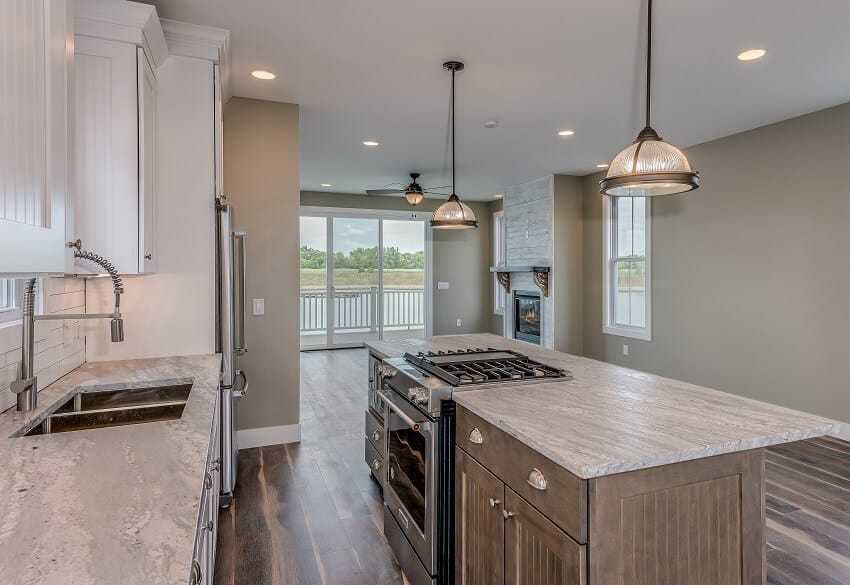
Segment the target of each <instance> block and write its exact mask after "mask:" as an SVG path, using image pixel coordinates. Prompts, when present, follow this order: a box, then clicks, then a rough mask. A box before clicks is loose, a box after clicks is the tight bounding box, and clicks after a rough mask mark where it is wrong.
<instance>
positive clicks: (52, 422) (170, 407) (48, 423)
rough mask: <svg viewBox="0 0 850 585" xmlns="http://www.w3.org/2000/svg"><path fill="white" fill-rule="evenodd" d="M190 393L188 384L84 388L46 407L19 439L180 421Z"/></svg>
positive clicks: (21, 433) (20, 434)
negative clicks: (50, 406)
mask: <svg viewBox="0 0 850 585" xmlns="http://www.w3.org/2000/svg"><path fill="white" fill-rule="evenodd" d="M191 390H192V383H191V382H190V381H186V382H183V381H181V382H175V383H168V384H162V385H145V386H142V387H136V388H106V387H92V388H85V387H83V388H80V389H78V390H77V391H76V392H74V393H73V394H72V395H71V396H70V397H68V398H65V399H63V400H62V401H60V402H57V403H56V405H55V406H54V407H52V408H48V409H47V411H46V416H45V415H42V417H40V419H38V420H36V421H35V423H34V425H33V426H31V427H29V426H28V427H25V428H24V429H21V431H19V433H18V436H23V437H30V436H33V435H46V434H52V433H64V432H68V431H79V430H84V429H97V428H101V427H115V426H123V425H133V424H139V423H146V422H155V421H163V420H175V419H179V418H180V417H181V416H182V415H183V409H184V408H185V407H186V402H187V400H188V399H189V392H190V391H191Z"/></svg>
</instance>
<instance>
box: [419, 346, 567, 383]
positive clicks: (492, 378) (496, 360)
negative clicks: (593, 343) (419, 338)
mask: <svg viewBox="0 0 850 585" xmlns="http://www.w3.org/2000/svg"><path fill="white" fill-rule="evenodd" d="M404 359H405V360H407V361H408V362H410V363H411V364H413V365H415V366H416V367H418V368H420V369H421V370H423V371H425V372H427V373H429V374H431V375H432V376H436V377H438V378H440V379H441V380H443V381H445V382H446V383H447V384H450V385H452V386H466V385H470V384H494V383H500V382H512V383H513V382H517V381H522V380H542V379H547V378H561V379H567V380H571V379H572V375H571V374H570V372H568V371H566V370H561V369H559V368H555V367H552V366H547V365H546V364H542V363H540V362H537V361H535V360H533V359H531V358H529V357H528V356H526V355H524V354H521V353H519V352H516V351H512V350H506V349H493V348H488V349H481V348H474V349H461V350H452V351H437V352H424V353H423V352H420V353H418V354H416V355H413V354H411V353H406V354H405V355H404Z"/></svg>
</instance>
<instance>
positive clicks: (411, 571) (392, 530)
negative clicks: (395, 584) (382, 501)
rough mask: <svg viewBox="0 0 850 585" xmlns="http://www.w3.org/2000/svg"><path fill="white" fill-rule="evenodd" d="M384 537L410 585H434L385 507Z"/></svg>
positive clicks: (432, 579)
mask: <svg viewBox="0 0 850 585" xmlns="http://www.w3.org/2000/svg"><path fill="white" fill-rule="evenodd" d="M384 536H385V537H386V539H387V542H389V544H390V548H391V549H392V550H393V554H395V558H396V560H397V561H398V564H399V565H401V570H402V571H403V572H404V576H405V577H407V582H408V583H410V585H436V583H437V579H436V578H434V577H432V576H431V575H429V574H428V572H427V571H426V570H425V567H424V566H422V563H421V562H420V561H419V559H418V558H417V556H416V553H415V552H413V549H412V548H411V546H410V543H409V542H408V541H407V538H405V536H404V532H403V531H402V529H401V527H400V526H399V524H398V522H397V521H396V519H395V517H394V516H393V514H392V512H390V510H389V508H388V506H386V505H385V506H384Z"/></svg>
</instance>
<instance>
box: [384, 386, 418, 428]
mask: <svg viewBox="0 0 850 585" xmlns="http://www.w3.org/2000/svg"><path fill="white" fill-rule="evenodd" d="M378 398H380V399H381V400H383V402H384V404H386V405H387V407H388V408H389V409H390V410H392V411H393V412H394V413H396V414H397V415H398V417H399V418H400V419H401V420H403V421H404V422H405V423H406V424H408V425H410V428H411V429H413V430H414V431H417V432H418V431H419V427H420V426H421V425H420V424H419V423H418V422H416V421H415V420H413V419H412V418H410V417H409V416H407V413H405V412H404V411H403V410H402V409H401V408H399V407H398V406H396V404H395V403H394V402H393V401H392V400H390V399H389V398H387V397H386V396H384V395H383V393H381V392H380V391H379V392H378Z"/></svg>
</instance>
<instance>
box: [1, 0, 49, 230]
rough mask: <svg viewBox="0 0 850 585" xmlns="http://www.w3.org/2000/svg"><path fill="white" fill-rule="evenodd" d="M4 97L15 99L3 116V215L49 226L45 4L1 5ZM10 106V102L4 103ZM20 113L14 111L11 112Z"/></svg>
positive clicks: (19, 0) (11, 0) (23, 0)
mask: <svg viewBox="0 0 850 585" xmlns="http://www.w3.org/2000/svg"><path fill="white" fill-rule="evenodd" d="M0 30H3V31H4V34H2V35H0V55H4V56H6V57H5V58H3V59H0V79H2V83H3V86H2V101H3V103H4V104H15V106H16V107H15V109H14V111H13V112H6V113H4V115H3V116H2V117H0V124H2V126H0V136H3V142H4V144H3V148H2V150H0V176H2V177H3V183H4V185H3V186H4V188H3V189H2V191H0V218H2V219H5V220H7V221H14V222H18V223H25V224H28V225H35V226H44V225H45V218H44V210H45V206H46V205H47V201H46V195H47V177H46V175H45V172H44V171H45V164H46V152H45V147H46V143H45V137H46V131H47V119H46V118H47V105H46V93H45V84H46V74H47V62H46V60H45V13H44V4H43V3H41V2H33V1H32V0H4V1H3V3H2V7H0ZM4 109H6V106H4ZM12 113H13V114H14V115H11V114H12Z"/></svg>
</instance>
